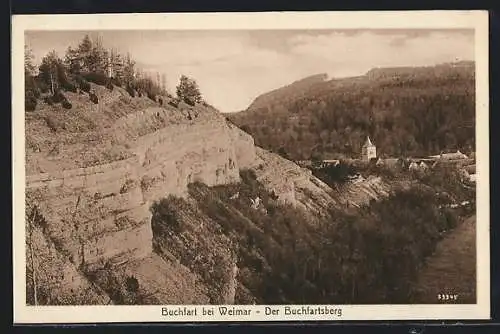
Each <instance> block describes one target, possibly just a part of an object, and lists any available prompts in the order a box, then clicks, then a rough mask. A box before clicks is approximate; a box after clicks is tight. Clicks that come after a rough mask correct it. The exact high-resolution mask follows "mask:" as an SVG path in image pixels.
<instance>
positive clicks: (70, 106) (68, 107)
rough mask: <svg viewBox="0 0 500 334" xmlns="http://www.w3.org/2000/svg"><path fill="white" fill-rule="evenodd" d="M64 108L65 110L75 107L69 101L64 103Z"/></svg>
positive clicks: (66, 100)
mask: <svg viewBox="0 0 500 334" xmlns="http://www.w3.org/2000/svg"><path fill="white" fill-rule="evenodd" d="M62 106H63V108H64V109H71V108H72V107H73V105H72V104H71V102H69V101H68V99H65V100H64V101H62Z"/></svg>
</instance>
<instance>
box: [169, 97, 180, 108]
mask: <svg viewBox="0 0 500 334" xmlns="http://www.w3.org/2000/svg"><path fill="white" fill-rule="evenodd" d="M168 104H169V105H171V106H172V107H174V108H178V107H179V100H177V99H173V100H170V101H168Z"/></svg>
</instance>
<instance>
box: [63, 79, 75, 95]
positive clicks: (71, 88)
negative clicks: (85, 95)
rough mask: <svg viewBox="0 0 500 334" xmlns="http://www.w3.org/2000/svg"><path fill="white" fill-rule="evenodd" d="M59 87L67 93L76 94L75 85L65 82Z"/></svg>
mask: <svg viewBox="0 0 500 334" xmlns="http://www.w3.org/2000/svg"><path fill="white" fill-rule="evenodd" d="M61 86H62V88H63V89H64V90H65V91H67V92H73V93H76V92H77V87H76V85H75V84H74V83H72V82H70V81H65V82H64V83H63V84H62V85H61Z"/></svg>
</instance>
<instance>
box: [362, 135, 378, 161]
mask: <svg viewBox="0 0 500 334" xmlns="http://www.w3.org/2000/svg"><path fill="white" fill-rule="evenodd" d="M376 157H377V148H376V147H375V145H373V144H372V142H371V140H370V137H368V136H367V137H366V141H365V144H364V145H363V147H362V149H361V158H362V159H363V160H368V161H370V160H371V159H372V158H376Z"/></svg>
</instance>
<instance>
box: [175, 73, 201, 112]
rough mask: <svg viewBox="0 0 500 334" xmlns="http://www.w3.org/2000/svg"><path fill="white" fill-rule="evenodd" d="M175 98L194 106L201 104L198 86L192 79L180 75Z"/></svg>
mask: <svg viewBox="0 0 500 334" xmlns="http://www.w3.org/2000/svg"><path fill="white" fill-rule="evenodd" d="M176 92H177V97H178V98H179V99H180V100H182V101H184V102H186V103H187V104H190V105H194V104H195V103H201V102H202V97H201V93H200V89H199V88H198V84H197V83H196V81H195V80H194V79H191V78H188V77H187V76H185V75H182V76H181V78H180V82H179V85H178V86H177V89H176Z"/></svg>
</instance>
